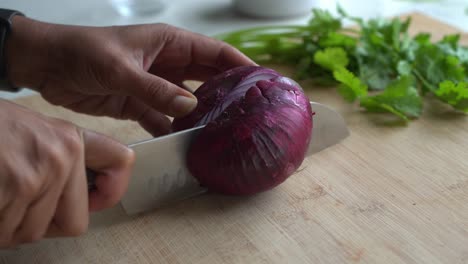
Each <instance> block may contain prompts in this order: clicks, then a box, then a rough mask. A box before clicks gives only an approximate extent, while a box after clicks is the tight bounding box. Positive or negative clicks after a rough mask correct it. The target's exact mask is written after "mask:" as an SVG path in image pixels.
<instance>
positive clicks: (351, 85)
mask: <svg viewBox="0 0 468 264" xmlns="http://www.w3.org/2000/svg"><path fill="white" fill-rule="evenodd" d="M333 76H334V77H335V79H336V80H337V81H338V82H340V83H341V85H340V86H339V88H338V92H339V93H340V94H341V96H343V98H344V99H345V100H347V101H349V102H353V101H355V100H356V99H358V98H360V97H364V96H367V89H368V88H367V86H366V85H365V84H364V83H362V82H361V80H359V78H358V77H356V76H355V75H354V74H353V73H352V72H350V71H348V70H347V69H346V68H338V69H336V70H335V71H333Z"/></svg>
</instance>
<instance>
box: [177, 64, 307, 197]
mask: <svg viewBox="0 0 468 264" xmlns="http://www.w3.org/2000/svg"><path fill="white" fill-rule="evenodd" d="M194 95H195V96H196V97H197V98H198V106H197V107H196V108H195V110H194V111H193V112H192V113H191V114H189V115H187V116H185V117H183V118H177V119H175V120H174V122H173V130H175V131H180V130H184V129H189V128H192V127H195V126H200V125H206V126H205V127H204V128H203V129H202V130H201V131H200V133H199V135H198V136H197V137H196V138H195V139H194V141H193V142H192V144H191V145H190V147H189V150H188V153H187V167H188V169H189V171H190V172H191V173H192V175H193V176H194V177H195V178H197V180H198V181H199V182H200V184H201V185H202V186H204V187H206V188H208V189H209V190H210V191H212V192H216V193H221V194H229V195H250V194H255V193H259V192H263V191H266V190H269V189H271V188H274V187H276V186H277V185H279V184H281V183H282V182H284V181H285V180H286V179H287V178H288V177H289V176H291V175H292V174H293V173H294V172H295V171H296V170H297V169H298V168H299V166H300V165H301V163H302V162H303V160H304V158H305V155H306V152H307V149H308V146H309V143H310V140H311V136H312V127H313V119H312V117H313V113H312V108H311V105H310V101H309V98H308V97H307V96H306V95H305V93H304V91H303V89H302V88H301V87H300V86H299V85H298V84H297V83H296V82H294V81H293V80H291V79H289V78H286V77H284V76H282V75H281V74H279V73H277V72H276V71H274V70H272V69H268V68H263V67H260V66H247V67H239V68H234V69H231V70H229V71H226V72H224V73H222V74H220V75H217V76H215V77H214V78H212V79H211V80H208V81H207V82H205V83H204V84H203V85H202V86H200V88H198V89H197V90H196V91H195V93H194Z"/></svg>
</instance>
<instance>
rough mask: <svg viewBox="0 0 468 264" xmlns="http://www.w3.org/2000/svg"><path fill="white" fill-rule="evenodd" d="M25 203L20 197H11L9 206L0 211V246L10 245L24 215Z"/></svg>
mask: <svg viewBox="0 0 468 264" xmlns="http://www.w3.org/2000/svg"><path fill="white" fill-rule="evenodd" d="M26 208H27V203H25V202H24V200H23V199H21V198H20V197H18V198H16V199H13V200H12V201H11V203H10V205H9V206H7V207H5V209H4V210H3V211H2V212H1V213H0V230H2V232H1V234H0V247H5V246H11V244H12V241H13V239H14V234H15V233H16V230H18V228H19V226H20V224H21V222H22V220H23V218H24V215H25V214H26Z"/></svg>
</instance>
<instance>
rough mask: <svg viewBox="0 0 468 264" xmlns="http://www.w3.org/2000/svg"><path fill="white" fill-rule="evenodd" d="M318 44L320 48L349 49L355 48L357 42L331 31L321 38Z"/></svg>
mask: <svg viewBox="0 0 468 264" xmlns="http://www.w3.org/2000/svg"><path fill="white" fill-rule="evenodd" d="M318 44H319V45H320V46H321V47H343V48H349V49H351V48H355V47H356V44H357V40H356V39H355V38H353V37H351V36H347V35H345V34H342V33H338V32H334V31H332V32H328V33H327V34H325V35H323V36H321V37H320V39H319V40H318Z"/></svg>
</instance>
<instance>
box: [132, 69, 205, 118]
mask: <svg viewBox="0 0 468 264" xmlns="http://www.w3.org/2000/svg"><path fill="white" fill-rule="evenodd" d="M131 83H132V86H133V89H126V90H127V92H129V93H130V95H133V96H135V97H137V98H138V99H140V100H141V101H143V102H144V103H146V104H147V105H149V106H151V107H152V108H153V109H155V110H156V111H159V112H162V113H164V114H167V115H169V116H172V117H181V116H184V115H186V114H188V113H190V112H191V111H192V110H193V109H194V108H195V107H196V105H197V98H196V97H195V96H194V95H193V94H192V93H190V92H189V91H187V90H185V89H183V88H180V87H179V86H177V85H175V84H173V83H171V82H168V81H166V80H164V79H162V78H160V77H158V76H155V75H153V74H151V73H148V72H145V71H140V72H139V73H138V75H136V76H134V79H133V80H131Z"/></svg>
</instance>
